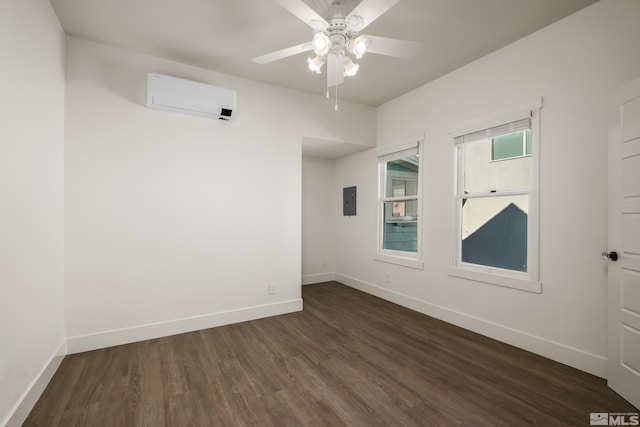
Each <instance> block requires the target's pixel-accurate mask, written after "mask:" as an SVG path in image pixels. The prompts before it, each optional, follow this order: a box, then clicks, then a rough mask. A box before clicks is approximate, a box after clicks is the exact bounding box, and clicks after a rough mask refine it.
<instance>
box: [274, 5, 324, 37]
mask: <svg viewBox="0 0 640 427" xmlns="http://www.w3.org/2000/svg"><path fill="white" fill-rule="evenodd" d="M276 2H277V3H278V4H280V6H282V7H284V8H285V9H287V10H288V11H289V12H291V13H292V14H294V15H295V16H296V17H297V18H298V19H299V20H301V21H302V22H304V23H305V24H307V25H308V26H310V27H311V28H313V29H314V30H324V29H325V28H327V27H328V26H329V24H328V23H327V21H325V19H324V18H323V17H322V16H320V15H318V14H317V13H316V11H315V10H313V9H311V8H310V7H309V6H308V5H307V4H306V3H305V2H303V1H302V0H276Z"/></svg>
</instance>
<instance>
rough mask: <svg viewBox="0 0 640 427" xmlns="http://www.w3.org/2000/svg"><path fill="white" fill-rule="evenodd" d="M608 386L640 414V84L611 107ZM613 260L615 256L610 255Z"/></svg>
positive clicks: (615, 99)
mask: <svg viewBox="0 0 640 427" xmlns="http://www.w3.org/2000/svg"><path fill="white" fill-rule="evenodd" d="M608 122H609V132H608V141H609V251H611V252H614V251H615V252H617V256H618V259H617V261H614V258H615V256H611V257H610V261H609V330H608V332H609V354H608V358H609V366H608V375H607V377H608V383H609V387H611V388H612V389H613V390H614V391H616V392H617V393H619V394H620V395H621V396H622V397H624V398H625V399H626V400H628V401H629V402H631V404H632V405H634V406H635V407H636V408H639V409H640V78H639V79H636V80H635V81H633V82H632V83H630V84H628V85H626V86H625V87H623V88H621V89H620V90H618V91H616V92H615V93H614V94H613V95H612V96H611V98H610V102H609V121H608ZM610 255H613V254H612V253H610Z"/></svg>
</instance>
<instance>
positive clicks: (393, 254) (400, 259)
mask: <svg viewBox="0 0 640 427" xmlns="http://www.w3.org/2000/svg"><path fill="white" fill-rule="evenodd" d="M423 142H424V133H423V134H419V135H415V136H412V137H409V138H406V139H403V140H401V141H396V143H394V144H392V145H390V146H385V147H381V148H379V149H378V151H377V154H378V202H377V203H378V208H377V209H378V218H377V229H378V238H377V251H376V256H375V258H374V260H376V261H380V262H385V263H389V264H395V265H400V266H403V267H409V268H414V269H418V270H422V269H424V262H423V261H422V228H423V226H422V224H423V219H422V187H423V185H422V182H421V181H422V179H423V176H424V175H423V160H422V159H423V157H424V156H423V145H424V144H423ZM413 148H417V149H418V168H419V171H420V172H419V176H418V179H419V181H418V194H417V199H418V236H417V238H418V251H417V252H415V253H414V252H404V251H394V250H389V249H384V248H383V247H382V246H383V240H384V207H383V206H384V204H383V203H382V200H383V198H384V194H383V188H385V184H386V182H383V181H384V179H385V174H384V173H382V170H381V168H382V161H383V157H392V156H393V155H394V154H395V153H399V152H401V151H404V150H409V149H413ZM387 199H388V198H387Z"/></svg>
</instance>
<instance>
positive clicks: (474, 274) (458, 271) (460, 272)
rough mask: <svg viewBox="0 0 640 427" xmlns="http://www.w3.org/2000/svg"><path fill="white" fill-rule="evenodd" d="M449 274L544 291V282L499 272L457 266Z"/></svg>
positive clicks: (505, 286) (531, 290) (506, 286)
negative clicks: (501, 274) (485, 271)
mask: <svg viewBox="0 0 640 427" xmlns="http://www.w3.org/2000/svg"><path fill="white" fill-rule="evenodd" d="M448 275H449V276H452V277H459V278H461V279H466V280H472V281H474V282H481V283H487V284H489V285H495V286H502V287H504V288H511V289H518V290H521V291H527V292H532V293H536V294H541V293H542V283H541V282H538V281H534V280H527V279H518V278H515V277H507V276H499V275H497V274H490V273H483V272H480V271H473V270H465V269H462V268H455V267H453V268H450V269H449V272H448Z"/></svg>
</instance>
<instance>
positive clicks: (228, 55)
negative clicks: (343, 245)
mask: <svg viewBox="0 0 640 427" xmlns="http://www.w3.org/2000/svg"><path fill="white" fill-rule="evenodd" d="M332 1H333V2H336V1H337V2H339V3H345V7H347V8H352V7H354V6H355V5H356V4H358V3H360V0H305V2H306V3H307V4H308V5H310V6H311V7H312V8H314V9H315V10H316V11H317V12H319V13H322V9H323V8H324V7H326V6H327V5H328V4H329V3H331V2H332ZM364 1H367V0H364ZM595 2H596V0H401V1H400V2H399V3H398V4H397V5H395V6H393V7H392V8H391V9H390V10H389V11H387V13H385V14H384V15H382V16H381V17H380V18H379V19H378V20H376V21H375V22H373V23H372V24H371V25H369V26H368V27H367V28H366V29H365V30H364V31H363V33H365V34H372V35H376V36H383V37H392V38H398V39H404V40H414V41H419V42H422V43H423V47H422V49H421V51H420V53H419V55H418V57H417V58H415V59H413V60H410V61H407V60H403V59H396V58H391V57H386V56H380V55H375V54H368V55H366V56H365V57H364V58H363V59H362V60H361V61H360V63H361V67H360V71H359V72H358V75H357V76H355V77H353V78H347V79H346V80H345V83H344V84H342V85H341V86H340V89H339V92H340V98H342V99H348V100H351V101H354V102H359V103H363V104H368V105H374V106H376V105H380V104H382V103H384V102H386V101H389V100H391V99H393V98H395V97H397V96H399V95H402V94H404V93H406V92H408V91H410V90H412V89H415V88H417V87H419V86H422V85H423V84H425V83H427V82H429V81H431V80H434V79H436V78H437V77H439V76H442V75H444V74H446V73H448V72H450V71H452V70H454V69H456V68H458V67H460V66H462V65H464V64H467V63H469V62H471V61H473V60H475V59H477V58H480V57H482V56H484V55H486V54H488V53H490V52H492V51H495V50H497V49H499V48H501V47H503V46H505V45H507V44H509V43H511V42H513V41H515V40H517V39H520V38H522V37H524V36H526V35H527V34H530V33H532V32H534V31H536V30H538V29H540V28H542V27H545V26H547V25H549V24H551V23H553V22H555V21H557V20H559V19H561V18H563V17H565V16H568V15H570V14H572V13H574V12H576V11H578V10H580V9H582V8H584V7H586V6H588V5H590V4H592V3H595ZM51 4H52V5H53V7H54V9H55V11H56V14H57V15H58V17H59V19H60V22H61V23H62V26H63V27H64V29H65V31H66V33H67V34H69V35H73V36H79V37H84V38H88V39H91V40H96V41H100V42H104V43H108V44H112V45H115V46H119V47H123V48H126V49H131V50H134V51H138V52H142V53H147V54H151V55H156V56H160V57H164V58H168V59H172V60H175V61H179V62H183V63H187V64H192V65H196V66H200V67H203V68H208V69H212V70H215V71H219V72H223V73H227V74H232V75H235V76H240V77H244V78H248V79H252V80H257V81H261V82H265V83H270V84H274V85H278V86H283V87H288V88H292V89H298V90H302V91H306V92H311V93H315V94H319V95H323V94H324V93H325V91H326V77H325V76H324V74H323V75H316V74H313V73H312V72H311V71H309V70H308V68H307V63H306V59H307V56H309V55H308V54H299V55H296V56H293V57H290V58H287V59H283V60H280V61H276V62H274V63H270V64H264V65H258V64H255V63H254V62H253V61H251V58H253V57H256V56H260V55H262V54H265V53H269V52H272V51H275V50H279V49H283V48H286V47H289V46H293V45H296V44H300V43H304V42H306V41H309V40H310V39H311V37H312V36H313V31H312V30H311V28H309V27H308V26H307V25H305V24H304V23H303V22H301V21H299V20H298V19H297V18H296V17H294V16H293V15H292V14H291V13H289V12H288V11H287V10H285V9H284V8H283V7H282V6H280V5H279V4H278V3H276V2H275V1H273V0H51Z"/></svg>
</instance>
